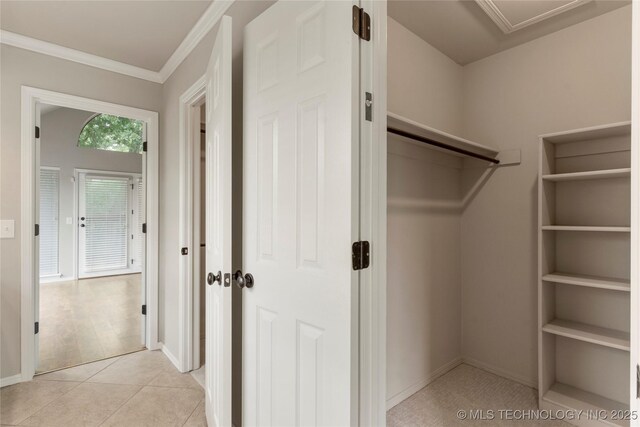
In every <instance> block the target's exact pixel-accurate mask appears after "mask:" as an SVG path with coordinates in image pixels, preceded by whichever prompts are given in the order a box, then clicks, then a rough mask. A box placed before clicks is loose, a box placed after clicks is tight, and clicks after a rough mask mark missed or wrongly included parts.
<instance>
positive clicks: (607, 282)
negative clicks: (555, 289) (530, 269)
mask: <svg viewBox="0 0 640 427" xmlns="http://www.w3.org/2000/svg"><path fill="white" fill-rule="evenodd" d="M542 280H544V281H545V282H554V283H564V284H567V285H576V286H586V287H590V288H599V289H609V290H612V291H622V292H629V291H630V290H631V289H630V287H631V283H630V282H629V280H624V279H615V278H611V277H599V276H586V275H577V274H566V273H558V272H555V273H551V274H545V275H544V276H542Z"/></svg>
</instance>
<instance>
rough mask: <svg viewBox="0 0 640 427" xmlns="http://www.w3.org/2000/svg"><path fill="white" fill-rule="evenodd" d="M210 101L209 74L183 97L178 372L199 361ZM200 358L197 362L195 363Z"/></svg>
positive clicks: (180, 143) (193, 365) (180, 128)
mask: <svg viewBox="0 0 640 427" xmlns="http://www.w3.org/2000/svg"><path fill="white" fill-rule="evenodd" d="M206 102H207V81H206V75H203V76H201V77H200V78H199V79H197V80H196V81H195V82H194V83H193V84H192V85H191V87H189V89H187V90H186V91H185V92H184V93H183V94H182V95H181V96H180V106H179V110H180V111H179V132H180V140H179V145H180V183H179V186H180V222H179V228H180V240H179V241H180V247H181V248H187V255H182V254H181V253H180V254H177V256H179V257H180V258H179V263H178V277H179V280H180V283H183V286H180V288H179V291H178V334H179V337H178V343H179V349H178V369H179V370H180V372H188V371H191V370H193V369H195V365H196V362H197V361H199V359H200V298H201V295H200V286H198V283H199V280H202V278H199V273H198V272H199V268H200V262H201V260H200V246H199V245H198V244H196V243H195V238H194V236H199V235H200V221H199V219H200V197H199V195H198V197H195V195H196V194H199V192H200V107H201V106H202V105H203V104H204V103H206ZM196 359H197V360H196Z"/></svg>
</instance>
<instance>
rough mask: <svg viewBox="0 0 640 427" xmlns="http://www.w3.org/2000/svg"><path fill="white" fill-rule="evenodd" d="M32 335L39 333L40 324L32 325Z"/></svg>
mask: <svg viewBox="0 0 640 427" xmlns="http://www.w3.org/2000/svg"><path fill="white" fill-rule="evenodd" d="M33 331H34V332H33V333H34V334H37V333H38V332H40V322H36V323H34V324H33Z"/></svg>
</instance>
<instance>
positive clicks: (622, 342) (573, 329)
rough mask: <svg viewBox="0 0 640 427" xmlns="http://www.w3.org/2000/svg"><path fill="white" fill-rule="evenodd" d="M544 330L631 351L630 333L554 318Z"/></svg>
mask: <svg viewBox="0 0 640 427" xmlns="http://www.w3.org/2000/svg"><path fill="white" fill-rule="evenodd" d="M542 330H543V331H544V332H547V333H549V334H554V335H559V336H563V337H567V338H572V339H575V340H580V341H585V342H589V343H592V344H598V345H602V346H605V347H611V348H616V349H618V350H624V351H629V348H630V341H629V339H630V338H629V333H628V332H622V331H617V330H615V329H608V328H601V327H599V326H592V325H587V324H585V323H579V322H573V321H570V320H561V319H554V320H552V321H551V322H549V323H547V324H546V325H544V326H543V327H542Z"/></svg>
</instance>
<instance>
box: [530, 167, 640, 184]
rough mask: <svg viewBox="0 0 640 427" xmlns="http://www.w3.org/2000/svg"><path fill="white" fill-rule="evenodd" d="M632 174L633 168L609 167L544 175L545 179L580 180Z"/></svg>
mask: <svg viewBox="0 0 640 427" xmlns="http://www.w3.org/2000/svg"><path fill="white" fill-rule="evenodd" d="M630 175H631V168H622V169H607V170H598V171H587V172H571V173H557V174H550V175H542V179H544V180H545V181H554V182H562V181H580V180H589V179H605V178H623V177H627V176H630Z"/></svg>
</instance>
